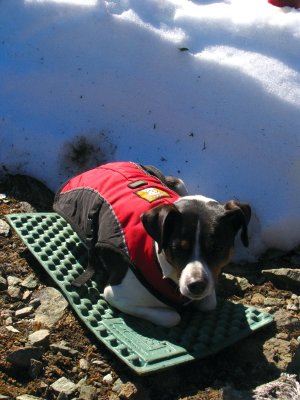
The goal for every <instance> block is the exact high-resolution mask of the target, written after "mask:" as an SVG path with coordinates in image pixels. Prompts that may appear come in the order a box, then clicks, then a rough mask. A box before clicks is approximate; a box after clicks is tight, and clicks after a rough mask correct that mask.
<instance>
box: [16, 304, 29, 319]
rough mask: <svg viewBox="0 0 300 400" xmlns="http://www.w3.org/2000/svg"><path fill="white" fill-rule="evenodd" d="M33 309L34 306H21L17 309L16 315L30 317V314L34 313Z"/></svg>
mask: <svg viewBox="0 0 300 400" xmlns="http://www.w3.org/2000/svg"><path fill="white" fill-rule="evenodd" d="M32 311H33V307H31V306H28V307H24V308H21V309H20V310H17V311H16V312H15V317H17V318H24V317H28V315H30V314H31V313H32Z"/></svg>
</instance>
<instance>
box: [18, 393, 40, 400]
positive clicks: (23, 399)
mask: <svg viewBox="0 0 300 400" xmlns="http://www.w3.org/2000/svg"><path fill="white" fill-rule="evenodd" d="M16 400H43V399H42V397H35V396H30V395H29V394H22V396H18V397H17V398H16Z"/></svg>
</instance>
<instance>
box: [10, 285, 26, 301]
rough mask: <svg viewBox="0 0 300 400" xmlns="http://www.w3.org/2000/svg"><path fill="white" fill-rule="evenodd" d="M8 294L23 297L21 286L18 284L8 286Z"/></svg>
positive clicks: (13, 297)
mask: <svg viewBox="0 0 300 400" xmlns="http://www.w3.org/2000/svg"><path fill="white" fill-rule="evenodd" d="M7 294H8V295H9V296H10V297H11V298H12V299H21V297H22V292H21V288H19V287H17V286H8V288H7Z"/></svg>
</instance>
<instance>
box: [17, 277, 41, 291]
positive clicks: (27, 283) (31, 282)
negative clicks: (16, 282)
mask: <svg viewBox="0 0 300 400" xmlns="http://www.w3.org/2000/svg"><path fill="white" fill-rule="evenodd" d="M37 285H38V283H37V281H36V279H35V276H34V275H33V274H30V275H28V276H27V277H26V278H25V279H24V280H23V281H22V282H21V283H20V286H22V287H23V288H25V289H35V288H36V287H37Z"/></svg>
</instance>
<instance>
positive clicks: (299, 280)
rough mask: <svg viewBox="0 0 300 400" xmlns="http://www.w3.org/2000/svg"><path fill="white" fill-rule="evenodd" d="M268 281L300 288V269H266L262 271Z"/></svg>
mask: <svg viewBox="0 0 300 400" xmlns="http://www.w3.org/2000/svg"><path fill="white" fill-rule="evenodd" d="M261 272H262V274H263V275H265V276H266V277H267V278H268V279H270V280H271V281H275V282H284V283H288V284H291V285H293V286H297V287H298V288H299V287H300V269H294V268H278V269H264V270H262V271H261Z"/></svg>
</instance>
